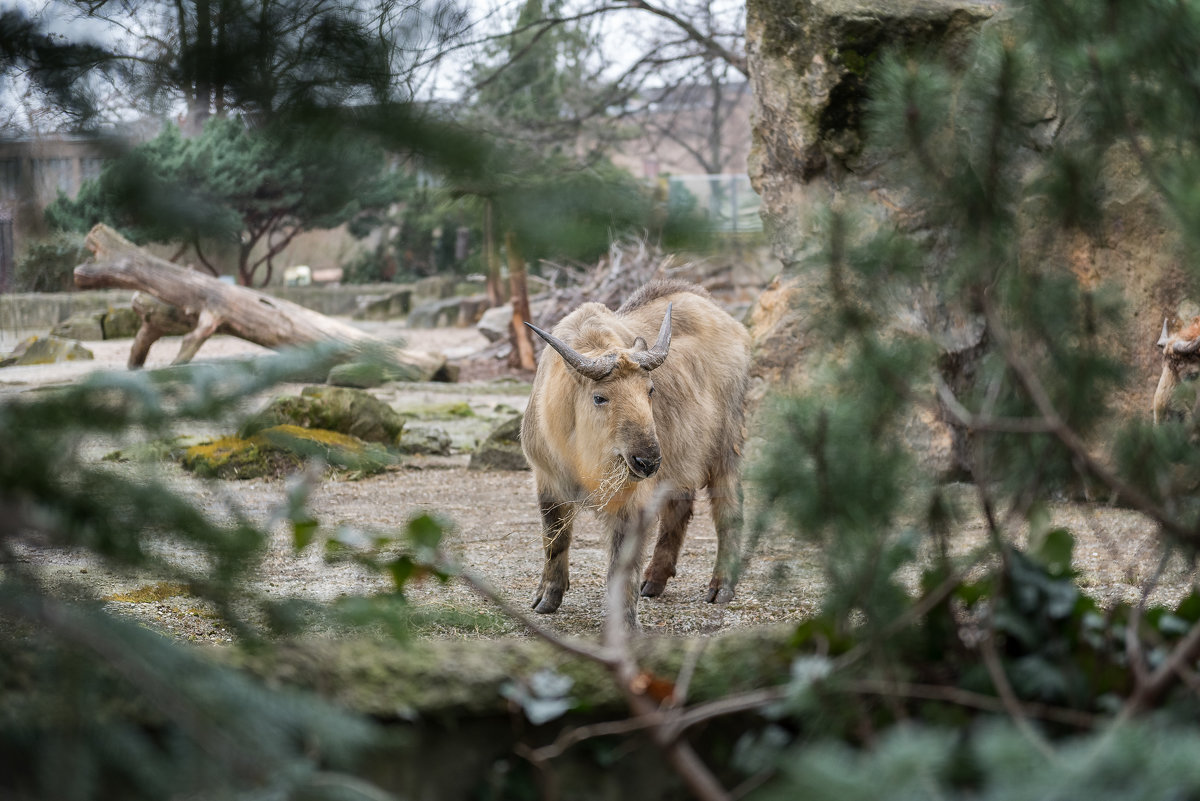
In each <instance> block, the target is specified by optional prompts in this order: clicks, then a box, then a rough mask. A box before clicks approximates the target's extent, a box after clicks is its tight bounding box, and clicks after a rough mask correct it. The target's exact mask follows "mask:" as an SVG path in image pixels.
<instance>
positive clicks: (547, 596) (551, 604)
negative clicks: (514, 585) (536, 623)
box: [533, 589, 563, 615]
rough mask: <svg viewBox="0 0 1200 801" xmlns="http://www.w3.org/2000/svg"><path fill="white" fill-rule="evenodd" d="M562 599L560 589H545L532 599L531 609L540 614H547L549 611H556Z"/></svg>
mask: <svg viewBox="0 0 1200 801" xmlns="http://www.w3.org/2000/svg"><path fill="white" fill-rule="evenodd" d="M562 599H563V594H562V590H557V589H549V590H546V591H545V592H544V593H542V594H541V595H539V596H538V597H536V598H534V599H533V611H535V612H537V613H538V614H542V615H548V614H550V613H551V612H557V611H558V607H560V606H562Z"/></svg>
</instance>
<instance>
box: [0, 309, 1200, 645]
mask: <svg viewBox="0 0 1200 801" xmlns="http://www.w3.org/2000/svg"><path fill="white" fill-rule="evenodd" d="M375 332H376V333H378V334H381V335H390V334H396V333H400V334H404V335H405V336H406V337H407V338H408V341H409V346H410V347H413V348H417V349H429V350H441V351H442V352H445V353H447V355H449V356H452V357H458V358H467V357H468V354H471V353H473V352H475V351H477V350H479V349H480V348H482V347H483V346H484V345H485V344H486V343H485V342H484V340H483V339H482V337H480V336H479V335H478V334H477V333H475V332H474V331H473V330H471V329H444V330H436V331H412V332H409V331H402V330H399V329H396V328H395V327H394V326H393V327H387V326H377V327H376V330H375ZM85 344H86V345H87V347H89V348H90V349H92V350H93V351H94V352H95V354H96V357H97V358H96V361H95V362H78V363H69V364H65V365H51V366H46V367H22V368H6V369H4V370H0V396H2V395H5V394H11V393H16V392H21V391H24V390H27V389H29V388H31V387H34V386H42V385H46V384H55V383H62V382H67V381H74V380H77V379H78V378H79V377H81V376H82V375H84V374H86V373H87V372H90V371H91V370H94V369H98V368H99V369H123V364H124V360H125V357H126V356H127V354H128V347H129V343H128V341H124V342H121V341H117V342H89V343H85ZM175 350H176V348H175V347H173V343H171V342H170V341H167V340H164V341H163V342H160V343H159V344H158V345H156V346H155V348H154V350H152V352H151V358H150V362H149V366H150V367H154V366H158V365H162V364H166V363H167V362H169V361H170V359H171V358H172V357H173V356H174V353H175ZM257 352H262V349H261V348H258V347H257V346H254V345H251V344H249V343H246V342H243V341H241V340H237V339H233V338H229V337H215V338H214V339H213V340H212V341H210V342H209V343H207V344H206V345H205V346H204V348H203V349H202V350H201V352H200V356H201V357H202V358H203V359H222V358H231V357H239V356H245V355H247V354H252V353H257ZM468 361H469V359H468ZM502 373H504V371H503V370H501V369H497V368H496V367H495V365H479V364H475V365H473V366H472V369H471V370H469V371H468V374H470V375H489V374H502ZM517 378H518V379H521V378H525V379H527V378H528V377H527V376H518V377H517ZM527 392H528V386H527V384H523V383H521V382H520V381H516V382H513V381H511V380H510V381H503V382H482V381H470V382H467V383H463V384H457V385H431V384H423V385H417V386H404V385H399V384H393V385H389V386H388V387H386V388H385V389H384V390H382V392H381V396H383V397H386V398H387V400H388V401H389V402H391V403H393V404H394V405H397V406H405V405H413V406H419V405H428V404H431V403H441V402H448V401H454V400H467V401H468V402H469V403H471V405H472V407H473V408H476V409H479V410H481V411H482V413H483V414H484V415H486V410H487V409H489V408H494V407H496V406H498V405H501V404H503V406H505V407H512V408H518V409H521V408H523V407H524V403H525V395H526V393H527ZM467 461H468V458H467V457H466V456H462V455H459V456H453V457H449V458H416V459H411V460H409V461H407V462H406V463H404V464H402V465H400V466H398V467H396V468H394V469H391V470H389V471H388V472H385V473H383V474H380V475H377V476H374V477H371V478H367V479H363V480H359V481H346V480H335V479H330V480H326V481H324V482H323V483H322V484H321V486H320V487H319V488H318V489H317V490H316V492H315V494H314V496H313V498H312V502H311V504H310V509H311V511H312V512H313V513H314V515H315V516H316V517H317V519H318V520H319V521H320V522H321V523H322V524H323V525H326V526H336V525H340V524H345V525H350V526H354V527H359V528H363V529H368V530H393V531H394V530H399V529H400V528H401V527H403V525H404V524H405V523H406V522H407V521H408V520H409V519H410V518H411V517H412V516H414V515H416V514H419V513H421V512H427V511H428V512H435V513H437V514H438V515H440V516H441V517H443V518H444V519H446V520H448V521H449V522H450V523H451V526H452V529H451V532H450V534H449V538H448V548H449V550H450V552H451V553H453V554H454V555H455V556H456V557H457V558H458V559H460V560H461V562H462V564H463V565H464V566H465V567H467V568H468V569H470V570H472V571H474V572H476V573H478V574H480V575H481V576H483V577H484V578H485V579H486V580H487V581H488V582H490V583H491V584H492V585H493V586H495V587H496V588H498V590H499V592H500V594H501V595H502V596H503V597H504V598H506V599H507V600H509V601H510V602H512V603H513V604H514V605H517V606H520V607H522V608H525V607H527V606H528V602H529V600H530V599H531V598H532V595H533V592H534V590H535V588H536V586H537V580H538V577H539V575H540V570H541V553H540V536H539V533H538V530H539V524H538V513H537V507H536V502H535V497H534V490H533V483H532V479H531V476H530V474H529V473H528V472H477V471H471V470H468V469H467ZM114 469H138V468H136V467H130V466H124V467H115V468H114ZM154 471H155V474H156V476H158V477H160V478H162V477H165V478H166V479H167V480H168V481H169V482H170V483H171V484H172V485H174V486H175V487H176V488H178V489H179V491H181V492H183V493H185V494H188V495H190V496H191V497H193V498H194V499H195V501H196V503H197V504H198V505H200V506H201V507H202V508H203V509H205V510H206V511H207V512H208V513H209V514H211V515H212V516H213V517H215V518H218V519H222V518H228V517H229V516H230V515H231V510H232V509H238V510H241V511H242V512H243V513H245V514H248V515H249V516H250V517H251V518H252V519H254V520H257V521H259V522H260V524H262V525H270V524H269V521H270V520H272V518H273V513H274V512H275V510H277V509H278V508H279V507H280V505H281V504H282V502H283V497H284V491H285V486H284V482H283V481H279V480H262V479H255V480H250V481H240V482H204V481H199V480H197V479H195V478H193V477H192V476H190V475H188V474H186V473H184V472H183V471H182V470H180V469H178V468H177V467H175V466H174V465H158V466H155V467H154ZM961 489H962V491H963V492H964V493H969V492H970V490H969V488H966V487H964V488H961ZM749 490H750V495H751V496H753V488H752V487H751V488H749ZM1050 511H1051V515H1052V518H1053V521H1052V522H1053V524H1054V525H1056V526H1063V527H1066V528H1068V529H1069V530H1071V531H1072V532H1073V533H1074V534H1075V536H1076V541H1077V545H1076V559H1075V567H1076V569H1077V570H1078V571H1079V573H1080V584H1081V586H1082V587H1083V588H1084V590H1085V591H1086V592H1089V593H1091V594H1093V595H1094V596H1095V597H1097V598H1098V599H1100V600H1101V601H1102V602H1103V603H1105V604H1111V603H1114V602H1116V601H1119V600H1127V601H1136V600H1137V599H1138V598H1139V597H1140V595H1141V592H1142V586H1143V582H1145V581H1146V580H1147V579H1149V578H1150V577H1152V576H1154V575H1155V573H1156V571H1158V568H1159V552H1158V548H1157V536H1156V531H1155V528H1154V526H1153V525H1151V524H1150V523H1148V522H1147V521H1145V520H1144V519H1143V518H1142V517H1141V516H1139V515H1137V514H1136V513H1133V512H1130V511H1127V510H1121V509H1111V508H1107V507H1103V506H1097V505H1088V504H1069V503H1061V504H1055V505H1053V506H1052V507H1051V510H1050ZM270 530H271V535H272V543H271V548H270V551H269V553H268V555H267V558H266V559H265V560H264V562H263V564H262V566H261V568H260V570H259V571H258V574H257V588H258V589H259V591H261V592H262V593H264V594H266V595H269V596H277V597H299V598H306V599H311V600H319V601H329V600H333V599H336V598H338V597H340V596H343V595H352V594H359V593H372V592H376V591H382V590H386V589H387V588H388V583H387V582H386V581H385V580H384V579H382V578H380V577H378V576H375V575H372V574H370V573H368V572H367V571H366V570H364V569H362V568H360V567H357V566H354V565H349V564H329V563H327V562H326V561H325V560H324V559H323V558H322V556H321V555H320V552H319V551H318V550H317V549H316V548H310V549H309V550H307V551H305V552H302V553H300V554H299V555H296V554H294V553H293V550H292V545H291V533H290V529H289V528H288V527H287V526H286V525H284V524H276V525H273V526H271V528H270ZM985 536H986V532H985V528H984V525H983V522H982V520H980V519H978V518H975V517H967V518H966V519H964V520H963V521H961V524H960V525H959V527H958V529H957V530H956V532H955V534H954V538H953V546H954V549H955V550H956V551H958V552H961V553H966V552H969V551H970V550H971V549H973V548H974V547H976V546H978V545H980V544H982V542H983V541H984V538H985ZM1014 536H1015V537H1017V538H1020V537H1022V536H1023V535H1022V534H1021V532H1015V533H1014ZM715 551H716V534H715V531H714V528H713V524H712V520H711V517H710V515H709V513H708V508H707V504H706V503H699V504H697V515H696V517H695V519H694V520H693V523H692V526H691V529H690V532H689V536H688V539H687V541H686V542H685V544H684V550H683V553H682V555H681V558H680V563H679V573H678V575H677V576H676V578H675V579H673V580H672V582H671V583H670V584H669V585H668V587H667V591H666V592H665V593H664V594H663V595H662V596H661V597H660V598H656V599H643V601H642V602H641V605H640V612H639V613H640V617H641V620H642V623H643V625H644V627H645V628H646V629H647V630H648V631H650V632H661V633H668V634H695V633H707V632H713V631H717V630H721V629H727V628H735V627H742V626H751V625H758V624H763V623H770V622H780V621H798V620H802V619H804V618H805V617H807V616H809V615H811V614H813V612H814V611H816V610H817V609H818V608H819V606H820V603H821V599H822V588H823V580H822V577H821V569H820V554H819V552H818V551H817V549H816V547H815V546H813V545H810V544H806V543H803V542H799V541H797V540H796V539H795V538H792V537H789V536H786V532H778V533H776V535H774V536H770V537H767V538H765V540H764V542H762V543H761V544H760V547H759V548H758V550H757V551H756V552H755V553H753V554H752V555H751V558H750V561H749V564H748V566H747V568H746V571H745V573H744V575H743V577H742V579H741V582H740V584H739V586H738V592H737V597H736V598H735V599H734V600H733V601H732V602H731V603H730V604H729V605H727V606H724V607H716V606H713V605H710V604H707V603H704V601H703V594H704V591H705V589H706V587H707V584H708V578H709V575H710V572H711V570H712V566H713V561H714V558H715ZM172 557H173V558H177V559H180V560H182V561H186V560H187V559H189V558H192V557H191V556H190V555H189V554H186V553H173V554H172ZM24 558H26V559H28V560H29V561H30V562H32V563H36V564H37V565H39V566H40V567H41V569H43V570H45V571H46V573H47V574H48V575H50V576H52V577H54V578H57V579H63V580H70V581H72V582H76V583H80V584H83V585H85V586H87V587H89V588H91V590H92V591H93V592H95V593H96V594H98V595H99V596H101V597H111V596H114V595H120V594H123V593H128V592H131V591H136V590H139V589H140V590H143V593H142V594H143V595H145V596H153V595H154V593H147V592H144V591H145V590H146V588H148V587H153V586H154V585H155V584H156V583H157V582H159V581H160V580H161V579H162V577H157V576H148V575H143V576H123V575H118V574H116V573H113V572H112V571H109V570H107V569H105V568H104V567H103V566H101V565H98V564H96V563H95V562H94V561H93V560H90V559H89V558H87V557H85V556H81V555H78V554H71V553H63V552H60V551H29V552H27V553H26V554H24ZM606 563H607V546H606V544H605V542H604V537H603V535H602V532H601V531H600V528H599V525H598V523H597V521H596V520H595V519H594V518H593V517H591V516H590V515H584V516H581V518H580V521H579V523H578V524H577V530H576V535H575V541H574V544H573V547H572V549H571V588H570V591H569V592H568V593H567V595H566V598H565V600H564V603H563V605H562V607H561V609H560V610H559V611H558V613H556V614H554V615H549V616H544V617H539V620H540V621H541V622H544V623H546V624H548V625H549V626H551V627H552V628H554V629H557V630H559V631H561V632H564V633H572V634H584V635H588V634H595V633H597V632H598V631H599V627H600V617H601V615H600V609H601V603H602V601H601V599H602V594H603V579H604V573H605V569H606ZM1194 578H1195V575H1194V571H1193V570H1192V569H1191V568H1190V567H1189V566H1188V565H1187V564H1185V563H1184V562H1183V561H1182V560H1174V561H1172V562H1170V563H1169V564H1168V565H1167V566H1166V568H1165V570H1163V571H1162V572H1161V574H1160V575H1159V578H1158V581H1157V583H1156V588H1155V590H1154V592H1153V593H1152V594H1151V601H1153V602H1168V601H1171V600H1173V599H1178V598H1180V597H1182V596H1183V595H1185V594H1186V593H1187V592H1188V591H1189V590H1190V588H1191V586H1192V582H1193V580H1194ZM172 591H173V590H172V589H171V588H166V589H165V590H164V595H165V597H157V598H156V597H147V598H142V599H140V601H141V602H133V601H121V600H111V601H109V604H110V606H111V607H112V608H113V609H114V610H116V611H119V612H120V613H122V614H128V615H131V616H133V617H135V618H137V619H140V620H142V621H144V622H146V623H147V624H149V625H152V626H154V627H156V628H160V629H161V630H163V631H165V632H169V633H170V634H172V635H174V636H178V637H180V638H184V639H189V640H195V641H202V642H214V643H217V642H225V641H228V640H229V638H230V635H229V632H228V631H227V630H226V629H225V628H224V627H223V626H222V624H221V623H220V622H219V621H217V620H215V619H214V617H213V616H212V615H211V613H210V612H209V610H207V609H205V608H204V607H203V605H201V604H199V603H198V602H196V601H195V600H194V599H192V598H189V597H187V596H185V595H177V594H176V595H172V594H171V592H172ZM409 596H410V598H411V600H412V601H413V603H414V605H415V607H416V608H418V609H420V610H424V611H425V612H427V613H429V618H430V622H428V623H427V624H426V630H427V631H428V632H429V633H431V634H435V635H437V634H445V635H453V636H496V635H499V634H520V632H521V629H520V627H519V626H517V625H516V624H514V623H512V622H511V621H508V620H506V619H504V618H503V617H502V616H500V615H498V614H496V613H495V612H494V611H493V610H491V609H490V607H489V604H488V603H487V602H486V601H483V600H482V599H480V598H478V597H477V596H475V595H474V594H473V593H472V592H471V591H470V590H469V589H468V588H467V587H465V586H464V585H462V584H459V583H451V584H448V585H442V584H439V583H437V582H436V581H425V582H421V583H418V584H416V585H414V586H412V587H411V589H410V592H409ZM476 613H482V614H476Z"/></svg>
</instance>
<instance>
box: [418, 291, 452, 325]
mask: <svg viewBox="0 0 1200 801" xmlns="http://www.w3.org/2000/svg"><path fill="white" fill-rule="evenodd" d="M460 311H461V309H460V308H459V302H458V298H448V299H441V300H427V301H425V302H424V303H420V304H417V305H416V306H414V307H413V310H412V311H411V312H409V314H408V327H409V328H446V327H448V326H455V325H458V315H459V312H460Z"/></svg>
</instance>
